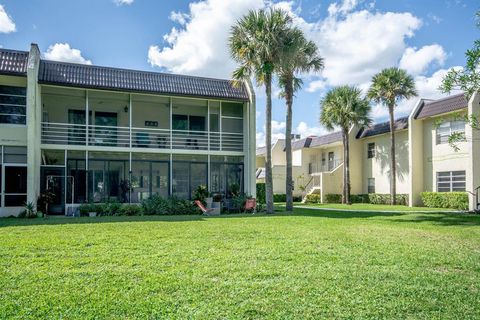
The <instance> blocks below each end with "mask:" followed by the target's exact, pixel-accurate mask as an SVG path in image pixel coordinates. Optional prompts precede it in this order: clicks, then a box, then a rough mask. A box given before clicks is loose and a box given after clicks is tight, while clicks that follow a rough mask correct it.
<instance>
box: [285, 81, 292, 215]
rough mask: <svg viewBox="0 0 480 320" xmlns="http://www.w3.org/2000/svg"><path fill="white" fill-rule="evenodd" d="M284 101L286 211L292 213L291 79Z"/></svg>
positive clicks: (286, 88)
mask: <svg viewBox="0 0 480 320" xmlns="http://www.w3.org/2000/svg"><path fill="white" fill-rule="evenodd" d="M285 100H286V103H287V115H286V128H285V154H286V162H287V166H286V170H287V172H286V181H285V194H286V198H287V199H286V201H287V203H286V210H287V211H293V177H292V104H293V79H288V81H287V83H286V86H285Z"/></svg>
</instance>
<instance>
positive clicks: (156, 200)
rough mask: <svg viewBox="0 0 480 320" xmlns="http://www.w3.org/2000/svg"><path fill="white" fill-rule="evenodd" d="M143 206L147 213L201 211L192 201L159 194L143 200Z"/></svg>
mask: <svg viewBox="0 0 480 320" xmlns="http://www.w3.org/2000/svg"><path fill="white" fill-rule="evenodd" d="M141 207H142V211H143V214H145V215H188V214H199V213H201V211H200V210H199V209H198V207H197V206H196V205H195V204H194V203H193V202H192V201H188V200H182V199H178V198H176V197H170V198H162V197H161V196H159V195H153V196H151V197H150V198H148V199H145V200H143V201H142V203H141Z"/></svg>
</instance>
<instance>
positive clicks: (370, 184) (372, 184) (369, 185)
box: [367, 178, 375, 193]
mask: <svg viewBox="0 0 480 320" xmlns="http://www.w3.org/2000/svg"><path fill="white" fill-rule="evenodd" d="M367 188H368V190H367V192H368V193H375V178H368V181H367Z"/></svg>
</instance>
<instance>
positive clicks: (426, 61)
mask: <svg viewBox="0 0 480 320" xmlns="http://www.w3.org/2000/svg"><path fill="white" fill-rule="evenodd" d="M446 59H447V54H446V53H445V50H443V48H442V46H440V45H438V44H432V45H429V46H424V47H422V48H420V49H419V50H416V48H407V49H405V52H404V53H403V56H402V58H401V59H400V68H402V69H405V70H407V72H408V73H410V74H413V75H418V74H421V73H423V72H424V71H425V70H426V69H427V68H428V66H429V65H431V64H432V63H435V62H436V63H437V64H438V65H440V66H442V65H443V64H444V63H445V60H446Z"/></svg>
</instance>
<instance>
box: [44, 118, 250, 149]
mask: <svg viewBox="0 0 480 320" xmlns="http://www.w3.org/2000/svg"><path fill="white" fill-rule="evenodd" d="M41 132H42V136H41V141H42V144H63V145H80V146H86V145H90V146H104V147H132V148H157V149H170V148H172V149H185V150H218V151H239V152H242V151H243V134H241V133H229V132H222V133H220V132H208V131H194V130H169V129H154V128H138V127H131V128H130V127H117V126H98V125H88V126H87V125H84V124H70V123H53V122H42V123H41Z"/></svg>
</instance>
